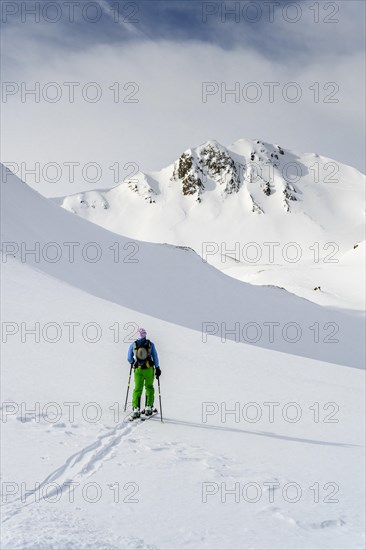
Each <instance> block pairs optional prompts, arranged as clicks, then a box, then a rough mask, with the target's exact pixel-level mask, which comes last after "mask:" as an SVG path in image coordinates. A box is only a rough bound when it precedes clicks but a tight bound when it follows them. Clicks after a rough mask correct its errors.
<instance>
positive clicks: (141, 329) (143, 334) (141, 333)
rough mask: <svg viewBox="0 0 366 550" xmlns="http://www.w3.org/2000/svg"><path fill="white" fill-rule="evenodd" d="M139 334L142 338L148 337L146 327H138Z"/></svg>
mask: <svg viewBox="0 0 366 550" xmlns="http://www.w3.org/2000/svg"><path fill="white" fill-rule="evenodd" d="M137 334H138V335H139V337H140V338H145V337H146V330H145V329H144V328H139V329H137Z"/></svg>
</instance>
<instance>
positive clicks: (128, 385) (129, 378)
mask: <svg viewBox="0 0 366 550" xmlns="http://www.w3.org/2000/svg"><path fill="white" fill-rule="evenodd" d="M131 373H132V363H131V368H130V375H129V377H128V384H127V394H126V401H125V408H124V411H125V412H126V409H127V400H128V392H129V391H130V384H131Z"/></svg>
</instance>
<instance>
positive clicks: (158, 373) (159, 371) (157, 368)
mask: <svg viewBox="0 0 366 550" xmlns="http://www.w3.org/2000/svg"><path fill="white" fill-rule="evenodd" d="M160 375H161V370H160V367H156V369H155V377H156V378H159V376H160Z"/></svg>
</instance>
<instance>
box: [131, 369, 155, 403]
mask: <svg viewBox="0 0 366 550" xmlns="http://www.w3.org/2000/svg"><path fill="white" fill-rule="evenodd" d="M154 376H155V369H154V368H153V367H150V368H148V369H139V368H137V369H135V374H134V379H135V387H134V389H133V395H132V407H133V408H134V409H135V408H137V407H140V401H141V395H142V392H143V389H144V385H145V393H146V406H147V407H152V406H153V405H154Z"/></svg>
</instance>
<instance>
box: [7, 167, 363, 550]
mask: <svg viewBox="0 0 366 550" xmlns="http://www.w3.org/2000/svg"><path fill="white" fill-rule="evenodd" d="M5 179H6V182H5V181H3V180H2V181H3V183H2V192H1V200H2V204H1V210H2V241H3V246H2V271H3V278H2V321H3V323H2V331H3V333H2V341H3V345H2V365H3V367H2V388H1V391H2V502H1V511H2V548H6V549H21V548H22V549H23V548H27V549H31V548H32V549H41V548H47V549H55V550H56V549H61V548H62V549H63V548H68V549H84V548H85V549H86V548H90V549H137V548H138V549H201V548H202V549H222V550H223V549H244V548H251V549H278V550H279V549H319V548H327V549H361V548H364V544H365V541H364V372H363V370H362V368H363V360H364V347H363V341H364V340H363V332H364V318H363V316H362V314H361V313H360V311H358V310H357V309H356V308H353V309H352V308H349V309H345V308H344V309H340V308H336V307H330V306H325V305H323V306H320V305H318V304H315V303H313V302H311V301H308V300H306V299H304V298H301V297H299V296H296V295H294V294H291V293H289V292H287V291H286V290H284V289H279V288H276V287H272V286H258V285H256V286H254V285H251V284H248V283H245V282H242V281H239V280H237V279H235V278H233V277H228V276H227V275H226V274H224V273H222V272H221V271H219V270H217V269H215V268H214V267H213V266H211V265H209V264H208V263H204V262H202V259H201V258H200V257H199V255H197V254H196V253H195V252H193V251H191V250H186V249H182V248H179V247H176V246H172V245H163V244H153V243H148V242H143V241H132V240H131V239H130V238H126V237H123V236H120V235H117V234H115V233H112V232H109V231H108V230H106V229H104V228H102V227H100V226H98V225H96V224H93V223H90V222H89V221H86V220H84V219H82V218H81V217H79V216H75V215H74V214H72V213H69V212H67V211H65V210H64V209H62V208H59V206H57V205H56V204H54V203H53V202H52V201H49V200H47V199H45V198H43V197H41V196H40V195H38V194H37V193H36V192H35V191H33V190H31V189H30V188H29V187H28V186H27V185H26V184H24V183H23V182H21V181H20V180H19V179H18V178H16V176H14V175H9V174H7V177H6V178H5ZM37 243H39V244H37ZM70 243H74V244H73V245H71V244H70ZM91 243H93V244H91ZM37 247H39V249H38V248H37ZM26 249H27V250H28V251H29V250H31V249H33V250H35V253H34V254H26ZM71 250H73V255H72V254H71V252H70V251H71ZM38 252H39V253H38ZM37 323H38V325H37ZM137 326H144V327H145V328H146V329H147V331H148V336H149V337H150V338H151V339H152V340H153V341H154V342H155V344H156V347H157V349H158V353H159V357H160V362H161V368H162V377H161V397H162V404H163V416H164V423H161V422H160V418H159V416H157V417H154V418H152V419H150V420H148V421H147V422H145V423H128V422H126V413H124V411H123V406H124V399H125V395H126V389H127V379H128V372H129V365H128V363H127V361H126V353H127V349H128V345H129V343H130V342H131V341H133V339H134V336H135V332H136V328H137ZM32 330H33V332H32ZM226 332H227V333H226ZM130 397H131V395H130ZM155 404H156V405H157V406H158V407H159V401H158V399H157V398H156V403H155ZM130 409H131V404H130V399H129V405H128V410H130Z"/></svg>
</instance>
